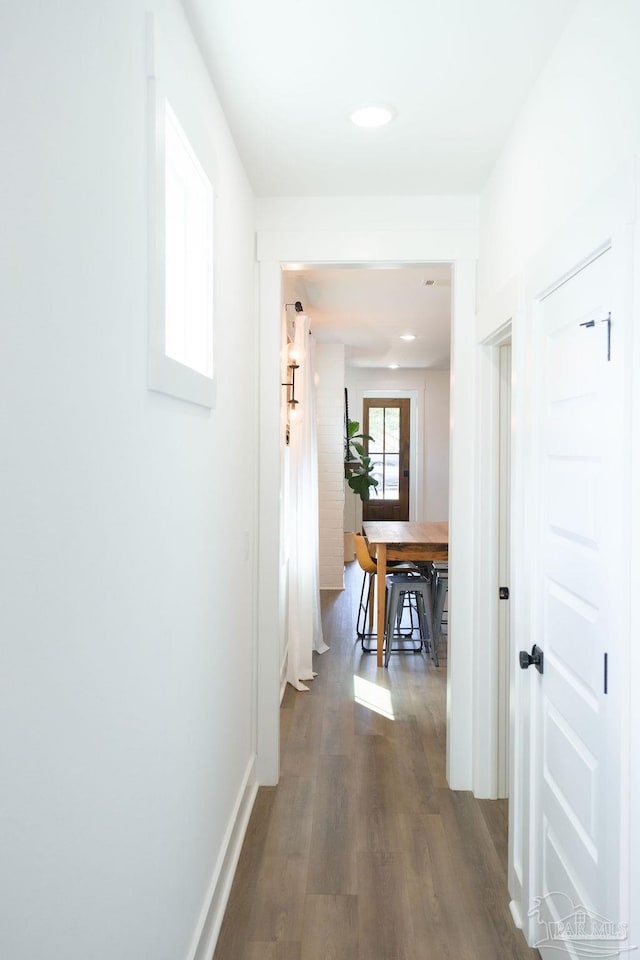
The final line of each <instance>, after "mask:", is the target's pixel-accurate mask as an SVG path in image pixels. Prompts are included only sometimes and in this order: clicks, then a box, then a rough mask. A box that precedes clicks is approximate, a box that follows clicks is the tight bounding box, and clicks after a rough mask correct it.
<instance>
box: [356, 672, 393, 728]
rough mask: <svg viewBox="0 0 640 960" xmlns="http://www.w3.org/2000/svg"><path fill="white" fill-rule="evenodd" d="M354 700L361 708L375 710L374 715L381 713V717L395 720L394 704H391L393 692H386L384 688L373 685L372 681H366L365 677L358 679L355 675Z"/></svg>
mask: <svg viewBox="0 0 640 960" xmlns="http://www.w3.org/2000/svg"><path fill="white" fill-rule="evenodd" d="M353 699H354V700H355V702H356V703H359V704H360V706H362V707H366V708H367V709H368V710H373V711H374V713H379V714H380V716H382V717H386V718H387V720H395V717H394V715H393V704H392V703H391V691H390V690H386V689H385V688H384V687H379V686H378V685H377V684H376V683H371V681H370V680H365V679H364V678H363V677H358V676H356V675H355V674H354V677H353Z"/></svg>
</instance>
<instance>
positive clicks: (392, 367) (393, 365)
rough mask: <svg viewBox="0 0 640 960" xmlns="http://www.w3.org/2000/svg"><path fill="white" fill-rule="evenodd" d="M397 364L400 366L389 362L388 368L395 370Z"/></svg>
mask: <svg viewBox="0 0 640 960" xmlns="http://www.w3.org/2000/svg"><path fill="white" fill-rule="evenodd" d="M399 366H400V364H399V363H390V364H389V370H397V369H398V368H399Z"/></svg>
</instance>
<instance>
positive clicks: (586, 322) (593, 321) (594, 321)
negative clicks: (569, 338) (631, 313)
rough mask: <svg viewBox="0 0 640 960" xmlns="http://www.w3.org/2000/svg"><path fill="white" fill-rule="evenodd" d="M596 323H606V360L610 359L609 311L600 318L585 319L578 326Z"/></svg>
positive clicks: (590, 325) (589, 325)
mask: <svg viewBox="0 0 640 960" xmlns="http://www.w3.org/2000/svg"><path fill="white" fill-rule="evenodd" d="M596 323H606V325H607V360H611V311H609V313H608V314H607V316H606V317H604V319H602V320H585V321H584V322H583V323H581V324H580V326H581V327H595V325H596Z"/></svg>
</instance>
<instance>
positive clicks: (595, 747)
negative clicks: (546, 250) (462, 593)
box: [523, 250, 630, 960]
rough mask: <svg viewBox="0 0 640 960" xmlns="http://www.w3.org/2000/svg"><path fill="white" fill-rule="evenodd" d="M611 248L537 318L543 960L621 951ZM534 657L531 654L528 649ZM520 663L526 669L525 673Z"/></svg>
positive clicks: (617, 396)
mask: <svg viewBox="0 0 640 960" xmlns="http://www.w3.org/2000/svg"><path fill="white" fill-rule="evenodd" d="M612 264H613V255H612V252H611V250H608V251H606V252H605V253H603V254H601V255H600V256H598V257H597V258H596V259H594V260H593V261H592V262H591V263H590V264H589V265H588V266H587V267H585V268H584V269H582V270H580V271H579V272H577V273H576V274H575V275H574V276H573V277H571V279H569V280H568V281H566V282H563V283H562V284H560V285H559V286H558V287H557V288H556V289H555V290H554V291H553V292H551V293H550V294H549V295H548V296H546V297H545V298H544V299H542V300H541V301H540V303H539V304H538V311H537V315H536V317H535V325H534V332H533V337H534V343H535V347H536V354H535V375H534V376H535V381H534V382H535V389H536V402H537V418H536V419H537V424H538V428H537V436H536V438H535V442H536V457H535V460H536V463H537V465H538V468H539V471H540V474H539V477H538V481H539V482H538V484H537V487H538V492H537V497H538V503H537V505H536V510H535V516H536V518H537V520H536V528H537V529H536V530H535V531H533V542H532V546H533V551H532V563H533V568H532V574H533V584H534V587H533V609H534V615H533V622H534V632H533V636H532V638H531V640H532V642H535V643H536V645H537V647H538V648H539V649H540V650H541V651H542V655H543V660H542V664H541V665H540V666H541V670H542V672H540V671H539V670H538V669H537V667H536V664H535V663H534V664H531V665H529V666H528V668H527V669H528V671H529V677H528V678H527V679H528V682H529V683H531V685H532V690H531V693H532V716H531V722H532V757H533V769H532V779H531V783H532V786H533V796H532V822H531V836H532V838H533V843H532V853H533V860H532V862H533V867H534V869H533V873H532V877H531V888H530V903H529V907H530V912H529V935H530V942H532V943H533V944H535V945H537V946H538V947H539V949H540V952H541V955H542V957H543V958H544V960H548V958H555V960H558V957H562V956H563V955H564V956H569V957H585V956H601V957H604V956H615V955H617V954H618V952H626V950H628V949H629V946H630V945H629V944H628V942H627V941H626V939H625V933H626V931H625V929H624V925H623V921H624V919H625V918H624V917H621V916H620V913H621V910H622V909H623V908H624V903H623V901H621V897H620V879H619V878H620V871H621V855H620V836H621V834H620V830H621V816H620V803H621V793H620V778H621V767H620V750H621V735H620V732H621V728H620V719H621V716H620V715H621V708H620V698H621V696H622V694H621V683H620V681H621V677H620V651H621V649H622V639H621V638H622V636H623V635H624V604H625V596H626V591H625V584H624V580H625V570H626V568H627V563H626V558H625V546H624V543H625V538H624V527H625V515H624V488H623V480H622V477H623V470H622V467H623V458H624V451H625V443H624V441H625V421H624V382H623V380H624V377H623V371H624V363H623V358H622V350H621V339H620V336H619V334H621V332H622V326H621V325H617V324H616V317H615V316H613V317H612V318H611V320H610V312H611V311H612V303H611V295H612ZM526 653H528V654H531V653H532V651H531V649H529V650H528V651H526ZM525 666H526V664H523V668H524V667H525Z"/></svg>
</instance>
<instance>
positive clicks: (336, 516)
mask: <svg viewBox="0 0 640 960" xmlns="http://www.w3.org/2000/svg"><path fill="white" fill-rule="evenodd" d="M316 370H317V372H318V390H317V408H316V411H317V423H318V489H319V507H320V589H321V590H342V588H343V587H344V537H343V529H342V528H343V523H342V518H343V513H344V483H343V474H344V465H343V458H344V454H343V443H344V440H343V433H344V427H343V424H344V346H343V345H342V344H339V343H317V344H316Z"/></svg>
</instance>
